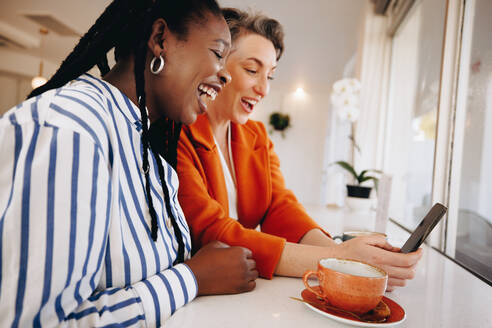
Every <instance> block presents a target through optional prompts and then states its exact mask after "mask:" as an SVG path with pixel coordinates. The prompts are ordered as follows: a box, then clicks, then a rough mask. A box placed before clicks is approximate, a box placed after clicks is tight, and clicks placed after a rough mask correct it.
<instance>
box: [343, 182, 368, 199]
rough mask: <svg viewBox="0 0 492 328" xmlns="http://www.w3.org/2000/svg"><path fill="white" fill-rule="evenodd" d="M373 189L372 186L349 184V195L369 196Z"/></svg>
mask: <svg viewBox="0 0 492 328" xmlns="http://www.w3.org/2000/svg"><path fill="white" fill-rule="evenodd" d="M371 190H372V187H362V186H354V185H347V195H348V196H349V197H358V198H369V196H370V195H371Z"/></svg>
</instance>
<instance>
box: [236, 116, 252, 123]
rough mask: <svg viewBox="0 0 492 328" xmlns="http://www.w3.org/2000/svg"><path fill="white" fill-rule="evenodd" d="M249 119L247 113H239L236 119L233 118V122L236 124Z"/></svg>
mask: <svg viewBox="0 0 492 328" xmlns="http://www.w3.org/2000/svg"><path fill="white" fill-rule="evenodd" d="M248 120H249V115H240V116H238V117H236V119H235V120H234V123H236V124H246V123H247V122H248Z"/></svg>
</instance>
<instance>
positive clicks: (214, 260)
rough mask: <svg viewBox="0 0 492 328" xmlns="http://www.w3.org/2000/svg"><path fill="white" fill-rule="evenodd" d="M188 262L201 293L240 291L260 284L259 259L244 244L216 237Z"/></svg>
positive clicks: (232, 292)
mask: <svg viewBox="0 0 492 328" xmlns="http://www.w3.org/2000/svg"><path fill="white" fill-rule="evenodd" d="M185 263H186V264H187V265H188V266H189V267H190V269H191V271H193V273H194V275H195V278H196V280H197V284H198V295H216V294H237V293H242V292H248V291H251V290H253V289H254V288H255V286H256V282H255V280H256V278H258V271H257V270H256V262H255V260H253V257H252V253H251V251H250V250H249V249H247V248H244V247H238V246H233V247H229V246H228V245H226V244H224V243H221V242H219V241H213V242H211V243H209V244H207V245H205V246H204V247H203V248H201V249H200V250H199V251H198V252H197V253H196V254H195V255H194V256H193V257H192V258H191V259H189V260H188V261H186V262H185Z"/></svg>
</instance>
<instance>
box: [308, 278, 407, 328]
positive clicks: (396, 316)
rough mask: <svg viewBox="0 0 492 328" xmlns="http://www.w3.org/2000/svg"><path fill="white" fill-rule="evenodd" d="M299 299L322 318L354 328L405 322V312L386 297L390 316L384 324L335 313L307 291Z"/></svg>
mask: <svg viewBox="0 0 492 328" xmlns="http://www.w3.org/2000/svg"><path fill="white" fill-rule="evenodd" d="M313 288H314V289H316V288H319V286H317V287H313ZM301 297H302V299H303V300H305V301H307V302H309V303H311V304H312V305H311V304H307V303H304V304H306V306H307V307H309V308H310V309H311V310H313V311H315V312H318V313H320V314H322V315H324V316H327V317H329V318H331V319H333V320H336V321H340V322H343V323H346V324H350V325H354V326H360V327H385V326H386V327H388V326H395V325H398V324H400V323H401V322H403V321H404V320H405V310H403V308H402V307H401V306H400V305H399V304H398V303H396V302H395V301H393V300H391V299H389V298H387V297H386V296H383V301H384V303H386V305H388V307H389V308H390V310H391V314H390V316H389V317H388V319H386V321H385V322H381V323H373V322H365V321H361V320H359V319H357V318H354V317H352V316H351V315H350V314H347V313H344V312H341V311H337V310H335V309H333V310H332V309H329V308H326V307H325V306H324V305H325V301H321V300H320V299H318V297H317V296H316V295H314V294H313V293H311V292H310V291H309V290H307V289H304V290H303V291H302V292H301Z"/></svg>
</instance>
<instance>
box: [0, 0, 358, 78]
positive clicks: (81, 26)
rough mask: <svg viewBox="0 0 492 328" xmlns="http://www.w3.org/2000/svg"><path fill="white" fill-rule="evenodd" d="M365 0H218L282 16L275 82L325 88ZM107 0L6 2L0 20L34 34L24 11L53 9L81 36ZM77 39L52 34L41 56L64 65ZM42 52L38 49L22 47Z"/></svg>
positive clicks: (351, 44) (352, 41)
mask: <svg viewBox="0 0 492 328" xmlns="http://www.w3.org/2000/svg"><path fill="white" fill-rule="evenodd" d="M366 1H367V0H303V1H298V0H219V3H220V4H221V5H222V6H232V7H238V8H241V9H246V8H252V9H256V10H259V11H262V12H264V13H266V14H267V15H269V16H271V17H273V18H276V19H278V20H279V21H280V22H281V23H282V25H283V26H284V28H285V32H286V40H285V43H286V52H285V53H284V57H283V58H282V59H281V61H280V63H279V69H278V70H277V76H276V78H277V82H276V83H277V84H288V83H303V84H304V85H316V87H320V86H327V85H329V84H331V83H332V82H333V79H334V78H338V77H340V76H341V74H342V72H343V68H344V65H345V64H346V63H347V61H348V59H350V57H351V56H352V55H353V54H354V52H355V51H356V49H357V43H358V36H359V31H360V26H361V21H362V14H363V9H364V6H365V4H366ZM109 3H110V1H109V0H84V1H80V0H78V1H74V0H65V1H63V0H42V1H40V0H2V1H1V2H0V21H3V22H6V23H8V24H10V25H12V26H14V27H16V28H17V29H19V30H21V31H23V32H27V33H29V34H31V35H32V36H34V37H38V38H39V37H40V36H39V32H38V30H39V26H38V25H37V24H35V23H33V22H31V21H29V20H28V19H26V18H24V17H22V16H20V14H22V13H25V12H37V13H39V12H43V13H51V14H52V15H53V16H55V17H56V18H58V19H59V20H61V21H62V22H64V23H65V24H66V25H68V26H70V27H71V28H72V29H74V30H75V31H77V32H79V33H80V34H83V33H84V32H85V31H86V30H87V29H88V28H89V27H90V26H91V25H92V23H93V22H94V21H95V20H96V18H97V17H98V15H99V14H100V13H101V12H102V11H103V10H104V8H105V7H106V6H107V4H109ZM76 42H77V38H73V37H60V36H57V35H55V34H54V33H50V34H49V35H48V36H47V37H46V38H45V45H44V50H43V56H44V57H45V59H47V60H49V61H51V62H53V63H60V62H61V61H62V60H63V59H64V58H65V56H66V55H67V54H68V53H69V51H70V50H71V49H72V48H73V46H74V45H75V43H76ZM23 51H24V52H27V53H29V54H32V55H35V56H39V55H40V52H41V50H40V49H31V50H23Z"/></svg>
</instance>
